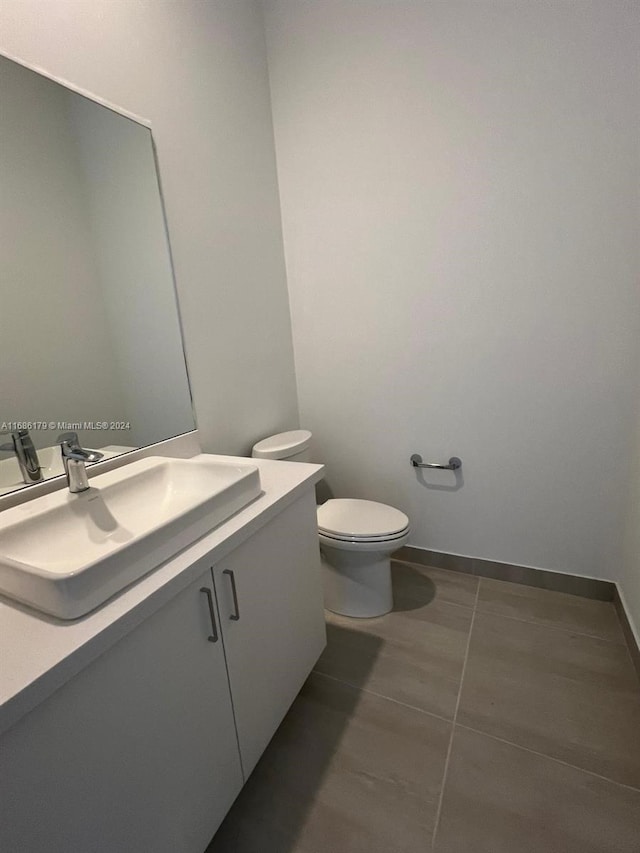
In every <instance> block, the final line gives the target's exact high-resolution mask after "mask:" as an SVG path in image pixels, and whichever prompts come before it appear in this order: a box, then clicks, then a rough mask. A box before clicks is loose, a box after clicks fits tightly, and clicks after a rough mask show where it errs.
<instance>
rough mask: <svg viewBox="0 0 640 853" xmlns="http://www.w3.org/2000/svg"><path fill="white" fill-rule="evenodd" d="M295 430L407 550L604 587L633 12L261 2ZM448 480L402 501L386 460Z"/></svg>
mask: <svg viewBox="0 0 640 853" xmlns="http://www.w3.org/2000/svg"><path fill="white" fill-rule="evenodd" d="M265 10H266V23H267V41H268V48H269V67H270V77H271V87H272V102H273V111H274V127H275V136H276V150H277V156H278V171H279V177H280V192H281V200H282V210H283V223H284V236H285V250H286V258H287V269H288V273H289V288H290V294H291V306H292V316H293V329H294V344H295V357H296V369H297V376H298V386H299V395H300V418H301V423H302V425H303V426H305V427H308V428H310V429H311V430H313V432H314V435H315V437H316V441H317V453H318V456H319V458H321V459H323V460H324V461H326V462H327V463H328V479H329V482H330V484H331V486H332V487H333V489H334V492H335V493H336V494H338V495H340V496H347V495H349V496H354V497H368V498H372V499H377V500H381V501H384V502H388V503H391V504H394V505H397V506H398V507H401V508H402V509H404V510H406V512H407V513H408V515H409V516H410V518H411V522H412V525H413V533H412V543H413V544H414V545H418V546H424V547H427V548H433V549H436V550H443V551H449V552H454V553H459V554H467V555H472V556H476V557H484V558H491V559H497V560H503V561H506V562H515V563H521V564H526V565H530V566H534V567H542V568H547V569H555V570H559V571H569V572H576V573H579V574H586V575H595V576H604V577H613V578H615V577H617V574H618V571H619V564H620V556H621V552H620V541H621V534H622V521H623V515H624V507H625V501H626V491H627V488H626V486H627V478H628V459H629V453H630V448H631V443H632V409H633V405H634V397H635V394H634V393H631V392H630V389H631V388H633V389H634V390H635V388H636V385H635V381H634V380H635V376H636V373H637V363H638V361H637V357H636V356H637V347H638V341H639V340H640V335H639V334H638V333H639V331H640V329H639V318H640V301H639V300H640V292H639V290H638V285H637V281H638V269H639V264H638V251H637V241H638V223H639V220H638V191H637V183H636V176H637V170H638V117H637V103H638V91H639V80H638V73H637V72H638V65H637V55H638V54H637V43H636V42H637V37H636V33H637V32H638V22H637V5H635V4H631V3H627V2H618V0H598V2H589V0H587V2H575V3H574V2H554V3H547V2H539V0H532V1H531V2H515V0H514V2H504V3H503V2H494V1H493V0H481V2H477V0H474V2H467V0H455V2H449V3H443V2H431V0H420V2H417V0H414V1H413V2H412V0H394V2H373V0H372V2H349V0H322V2H301V1H300V0H267V2H265ZM412 452H420V453H422V454H423V456H425V457H426V458H427V459H433V460H446V459H448V458H449V456H450V455H452V454H456V455H459V456H460V457H462V459H463V475H464V485H463V487H462V488H460V489H459V490H457V491H448V490H446V488H444V489H442V488H439V487H447V486H449V485H452V484H453V482H454V481H453V477H452V475H450V474H437V473H433V474H431V475H429V476H427V477H426V478H425V481H424V483H421V482H419V480H418V479H417V478H416V476H415V474H414V473H413V471H412V470H411V469H410V467H409V456H410V454H411V453H412Z"/></svg>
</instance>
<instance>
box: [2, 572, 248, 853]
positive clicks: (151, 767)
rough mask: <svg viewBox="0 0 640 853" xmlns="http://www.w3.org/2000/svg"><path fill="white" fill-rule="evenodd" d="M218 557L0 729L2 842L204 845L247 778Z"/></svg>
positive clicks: (126, 849) (5, 845)
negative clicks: (217, 583) (221, 617)
mask: <svg viewBox="0 0 640 853" xmlns="http://www.w3.org/2000/svg"><path fill="white" fill-rule="evenodd" d="M209 565H210V564H208V566H209ZM208 566H207V569H206V571H203V574H202V576H201V577H200V578H199V579H198V580H197V581H196V582H195V583H193V584H191V585H190V586H189V587H188V588H187V589H185V590H184V591H183V592H181V593H180V594H178V595H177V596H176V598H174V599H172V600H171V601H170V602H169V603H168V604H166V605H165V606H164V607H163V608H162V609H161V610H159V611H158V612H157V613H155V614H154V615H153V616H151V617H150V618H149V619H148V620H147V621H145V622H144V623H142V624H141V625H140V626H138V627H137V628H136V629H134V630H133V631H132V632H131V633H130V634H128V635H127V636H126V637H124V638H123V639H122V640H120V641H119V642H118V643H117V644H116V645H115V646H114V647H113V648H111V649H110V650H109V651H107V652H105V654H104V655H102V657H100V658H98V659H97V660H96V661H94V662H93V663H92V664H91V665H90V666H89V667H87V669H85V670H83V671H82V672H81V673H80V674H79V675H77V676H76V677H75V678H73V679H72V680H71V681H69V682H68V683H67V684H66V685H65V686H64V687H62V688H61V689H60V690H59V691H58V692H57V693H55V694H54V695H53V696H51V697H50V698H49V699H48V700H47V701H46V702H44V703H43V704H42V705H41V706H39V707H38V708H36V709H35V710H34V711H32V712H31V713H30V714H29V715H27V716H26V717H25V718H24V719H23V720H21V721H20V722H19V723H18V724H16V725H15V726H14V727H13V728H12V729H10V730H9V731H8V732H6V733H5V734H4V735H3V736H2V738H0V850H4V851H7V853H9V851H16V853H17V851H24V853H80V851H82V853H116V851H117V853H142V851H153V853H202V851H203V850H204V849H205V848H206V846H207V844H208V842H209V841H210V839H211V837H212V836H213V834H214V833H215V831H216V829H217V827H218V825H219V824H220V822H221V821H222V819H223V817H224V815H225V814H226V812H227V810H228V809H229V807H230V806H231V803H232V802H233V800H234V799H235V797H236V795H237V794H238V792H239V790H240V788H241V786H242V772H241V767H240V760H239V754H238V745H237V740H236V732H235V727H234V721H233V712H232V707H231V701H230V695H229V685H228V680H227V673H226V666H225V660H224V653H223V648H222V642H221V640H218V642H217V643H213V642H210V641H209V640H208V637H210V636H212V633H213V632H212V626H211V617H210V612H209V606H208V599H207V596H206V594H205V593H203V592H201V591H200V590H201V588H206V589H208V590H209V591H210V592H211V593H212V595H213V584H212V578H211V571H210V568H208ZM202 568H203V570H204V569H205V564H203V565H202ZM213 601H214V602H215V598H214V599H213ZM61 630H64V629H61Z"/></svg>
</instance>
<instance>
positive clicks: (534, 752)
mask: <svg viewBox="0 0 640 853" xmlns="http://www.w3.org/2000/svg"><path fill="white" fill-rule="evenodd" d="M455 725H456V726H457V727H458V728H459V729H466V730H467V731H470V732H473V733H474V734H476V735H480V736H481V737H488V738H491V740H496V741H498V743H504V744H505V745H506V746H512V747H514V749H521V750H522V751H523V752H528V753H529V754H530V755H537V756H538V758H546V759H548V760H549V761H553V762H555V763H556V764H561V765H562V766H563V767H568V768H569V769H570V770H575V771H576V772H578V773H585V774H586V775H587V776H592V777H594V778H595V779H600V780H601V781H603V782H609V784H611V785H617V786H618V787H619V788H625V789H626V790H627V791H633V792H634V793H636V794H640V786H638V787H635V786H634V785H627V784H626V783H625V782H618V781H617V780H616V779H611V778H609V776H603V775H602V774H601V773H596V772H595V771H593V770H586V769H585V768H584V767H578V766H577V765H575V764H571V763H570V762H568V761H563V760H562V759H561V758H555V757H554V756H553V755H548V754H547V753H546V752H538V750H537V749H530V748H529V747H528V746H522V744H519V743H514V741H512V740H507V739H506V738H503V737H499V736H498V735H494V734H489V732H483V731H481V730H480V729H474V728H473V726H468V725H466V723H455Z"/></svg>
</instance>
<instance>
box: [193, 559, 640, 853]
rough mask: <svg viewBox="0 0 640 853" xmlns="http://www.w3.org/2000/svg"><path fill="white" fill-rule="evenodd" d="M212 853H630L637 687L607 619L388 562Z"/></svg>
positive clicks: (331, 630)
mask: <svg viewBox="0 0 640 853" xmlns="http://www.w3.org/2000/svg"><path fill="white" fill-rule="evenodd" d="M393 574H394V597H395V608H394V611H393V612H392V613H390V614H388V615H387V616H384V617H382V618H380V619H367V620H354V619H345V618H341V617H338V616H334V615H331V614H328V616H327V619H328V624H327V631H328V646H327V649H326V651H325V652H324V654H323V655H322V657H321V658H320V660H319V661H318V664H317V667H316V671H315V672H314V673H313V674H312V675H311V677H310V678H309V680H308V681H307V683H306V684H305V686H304V688H303V690H302V691H301V693H300V695H299V696H298V698H297V700H296V701H295V703H294V705H293V707H292V708H291V710H290V712H289V713H288V715H287V717H286V718H285V720H284V722H283V723H282V725H281V727H280V728H279V730H278V732H277V733H276V735H275V737H274V738H273V741H272V742H271V744H270V745H269V747H268V749H267V751H266V752H265V754H264V756H263V758H262V759H261V761H260V763H259V764H258V766H257V768H256V769H255V771H254V773H253V774H252V776H251V778H250V779H249V781H248V783H247V784H246V786H245V788H244V790H243V791H242V793H241V795H240V797H239V798H238V800H237V801H236V803H235V805H234V807H233V808H232V810H231V812H230V813H229V815H228V817H227V819H226V820H225V822H224V823H223V825H222V827H221V828H220V830H219V831H218V833H217V835H216V837H215V839H214V840H213V842H212V843H211V845H210V847H209V850H208V853H428V851H434V853H529V851H531V853H534V851H535V853H639V851H640V687H639V685H638V681H637V679H636V675H635V672H634V670H633V667H632V664H631V659H630V656H629V652H628V650H627V648H626V646H625V645H624V640H623V636H622V632H621V629H620V625H619V623H618V620H617V616H616V614H615V611H614V608H613V605H612V604H609V603H604V602H599V601H591V600H588V599H582V598H578V597H575V596H571V595H566V594H564V593H556V592H548V591H546V590H539V589H533V588H532V587H525V586H519V585H515V584H510V583H503V582H501V581H495V580H487V579H484V578H477V577H472V576H469V575H464V574H460V573H457V572H447V571H444V570H441V569H431V568H426V567H424V566H418V565H415V564H411V563H403V562H397V561H396V562H394V563H393Z"/></svg>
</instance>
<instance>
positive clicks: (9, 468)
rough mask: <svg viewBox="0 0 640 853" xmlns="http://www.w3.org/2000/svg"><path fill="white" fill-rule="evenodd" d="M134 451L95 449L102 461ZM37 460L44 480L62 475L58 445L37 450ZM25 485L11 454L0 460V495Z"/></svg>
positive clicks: (110, 446)
mask: <svg viewBox="0 0 640 853" xmlns="http://www.w3.org/2000/svg"><path fill="white" fill-rule="evenodd" d="M135 449H136V448H135V447H125V446H124V445H116V444H110V445H108V446H107V447H96V450H99V451H100V453H102V455H103V459H111V458H112V457H113V456H120V454H121V453H126V452H127V451H129V450H135ZM38 459H39V460H40V466H41V468H42V476H43V478H44V479H45V480H50V479H51V478H52V477H59V476H60V474H64V466H63V464H62V454H61V453H60V445H59V444H56V445H54V446H53V447H41V448H39V449H38ZM91 464H93V465H95V464H96V463H95V462H94V463H89V466H90V465H91ZM25 485H27V484H26V483H25V482H24V480H23V479H22V474H21V473H20V467H19V465H18V460H17V459H16V457H15V456H14V455H13V454H12V455H10V456H7V457H6V458H2V459H0V495H5V494H8V493H9V492H15V490H16V489H22V488H23V487H24V486H25Z"/></svg>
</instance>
